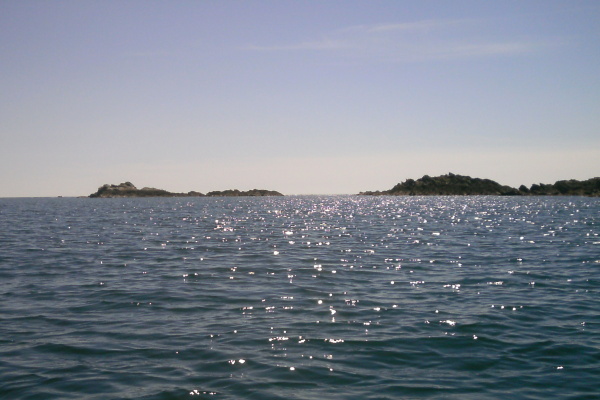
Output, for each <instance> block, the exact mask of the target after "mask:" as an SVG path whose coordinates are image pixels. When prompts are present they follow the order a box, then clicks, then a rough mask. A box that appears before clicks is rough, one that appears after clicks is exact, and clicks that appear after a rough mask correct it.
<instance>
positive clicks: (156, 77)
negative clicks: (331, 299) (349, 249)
mask: <svg viewBox="0 0 600 400" xmlns="http://www.w3.org/2000/svg"><path fill="white" fill-rule="evenodd" d="M447 172H453V173H458V174H464V175H471V176H474V177H481V178H490V179H494V180H496V181H498V182H500V183H502V184H508V185H512V186H517V185H520V184H526V185H530V184H532V183H538V182H544V183H553V182H555V181H556V180H559V179H570V178H576V179H587V178H591V177H594V176H600V2H599V1H596V0H592V1H574V0H565V1H552V0H543V1H533V0H532V1H526V0H518V1H510V0H503V1H479V0H477V1H445V0H444V1H441V0H440V1H427V0H425V1H399V0H390V1H377V0H375V1H366V0H365V1H348V0H344V1H327V0H324V1H285V0H278V1H226V0H225V1H191V0H190V1H177V0H176V1H166V0H164V1H153V0H144V1H142V0H129V1H117V0H114V1H111V0H107V1H100V0H98V1H86V0H73V1H60V0H58V1H27V0H25V1H17V0H13V1H11V0H4V1H1V2H0V197H10V196H57V195H63V196H76V195H87V194H89V193H92V192H94V191H95V190H96V189H97V188H98V186H100V185H102V184H104V183H120V182H123V181H131V182H133V183H134V184H135V185H136V186H138V187H143V186H153V187H159V188H163V189H167V190H171V191H189V190H197V191H201V192H206V191H210V190H223V189H228V188H238V189H243V190H245V189H252V188H265V189H272V190H279V191H281V192H283V193H285V194H313V193H315V194H316V193H324V194H336V193H357V192H359V191H362V190H377V189H389V188H391V187H392V186H393V185H394V184H396V183H398V182H400V181H403V180H405V179H407V178H419V177H421V176H422V175H424V174H429V175H431V176H434V175H439V174H444V173H447Z"/></svg>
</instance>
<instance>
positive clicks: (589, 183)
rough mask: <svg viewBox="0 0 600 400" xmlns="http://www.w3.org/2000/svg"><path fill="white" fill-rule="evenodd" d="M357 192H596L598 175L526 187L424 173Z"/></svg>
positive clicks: (598, 192) (599, 191) (599, 182)
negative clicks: (381, 188) (380, 188)
mask: <svg viewBox="0 0 600 400" xmlns="http://www.w3.org/2000/svg"><path fill="white" fill-rule="evenodd" d="M359 194H361V195H370V196H380V195H391V196H448V195H450V196H456V195H496V196H527V195H529V196H559V195H562V196H594V197H597V196H600V178H592V179H588V180H585V181H578V180H574V179H572V180H568V181H557V182H556V183H554V184H543V183H540V184H533V185H531V187H530V188H527V187H526V186H525V185H521V186H520V187H519V188H518V189H515V188H512V187H510V186H505V185H501V184H499V183H497V182H495V181H492V180H490V179H480V178H471V177H470V176H463V175H455V174H452V173H449V174H447V175H441V176H437V177H433V178H432V177H430V176H429V175H425V176H423V177H422V178H420V179H417V180H414V179H407V180H405V181H404V182H402V183H399V184H397V185H396V186H394V187H393V188H391V189H390V190H385V191H376V192H361V193H359Z"/></svg>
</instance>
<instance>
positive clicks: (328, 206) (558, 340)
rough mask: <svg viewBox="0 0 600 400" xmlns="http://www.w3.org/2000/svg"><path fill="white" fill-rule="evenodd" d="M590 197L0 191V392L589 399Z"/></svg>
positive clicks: (150, 397)
mask: <svg viewBox="0 0 600 400" xmlns="http://www.w3.org/2000/svg"><path fill="white" fill-rule="evenodd" d="M599 224H600V199H597V198H596V199H593V198H584V197H493V196H480V197H477V196H474V197H359V196H290V197H269V198H167V199H160V198H152V199H148V198H146V199H74V198H36V199H0V398H1V399H11V400H12V399H41V400H48V399H143V400H167V399H214V400H225V399H260V400H265V399H266V400H268V399H319V400H327V399H544V400H546V399H598V398H600V237H599V234H600V225H599Z"/></svg>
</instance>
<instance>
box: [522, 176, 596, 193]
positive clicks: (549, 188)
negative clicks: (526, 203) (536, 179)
mask: <svg viewBox="0 0 600 400" xmlns="http://www.w3.org/2000/svg"><path fill="white" fill-rule="evenodd" d="M519 190H521V189H520V188H519ZM523 194H530V195H533V196H590V197H600V178H591V179H587V180H585V181H578V180H576V179H570V180H568V181H556V182H555V183H554V184H544V183H540V184H535V183H534V184H533V185H531V188H529V191H528V192H524V193H523Z"/></svg>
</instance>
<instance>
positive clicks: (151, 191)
mask: <svg viewBox="0 0 600 400" xmlns="http://www.w3.org/2000/svg"><path fill="white" fill-rule="evenodd" d="M202 196H205V195H204V194H202V193H200V192H195V191H191V192H187V193H172V192H168V191H166V190H163V189H155V188H149V187H145V188H142V189H138V188H136V187H135V186H134V185H133V184H132V183H131V182H124V183H121V184H119V185H108V184H106V185H103V186H101V187H100V188H98V191H97V192H96V193H92V194H90V195H89V197H202ZM206 196H283V195H282V194H281V193H279V192H275V191H272V190H259V189H253V190H248V191H246V192H240V191H239V190H237V189H236V190H225V191H222V192H209V193H208V194H207V195H206Z"/></svg>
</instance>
